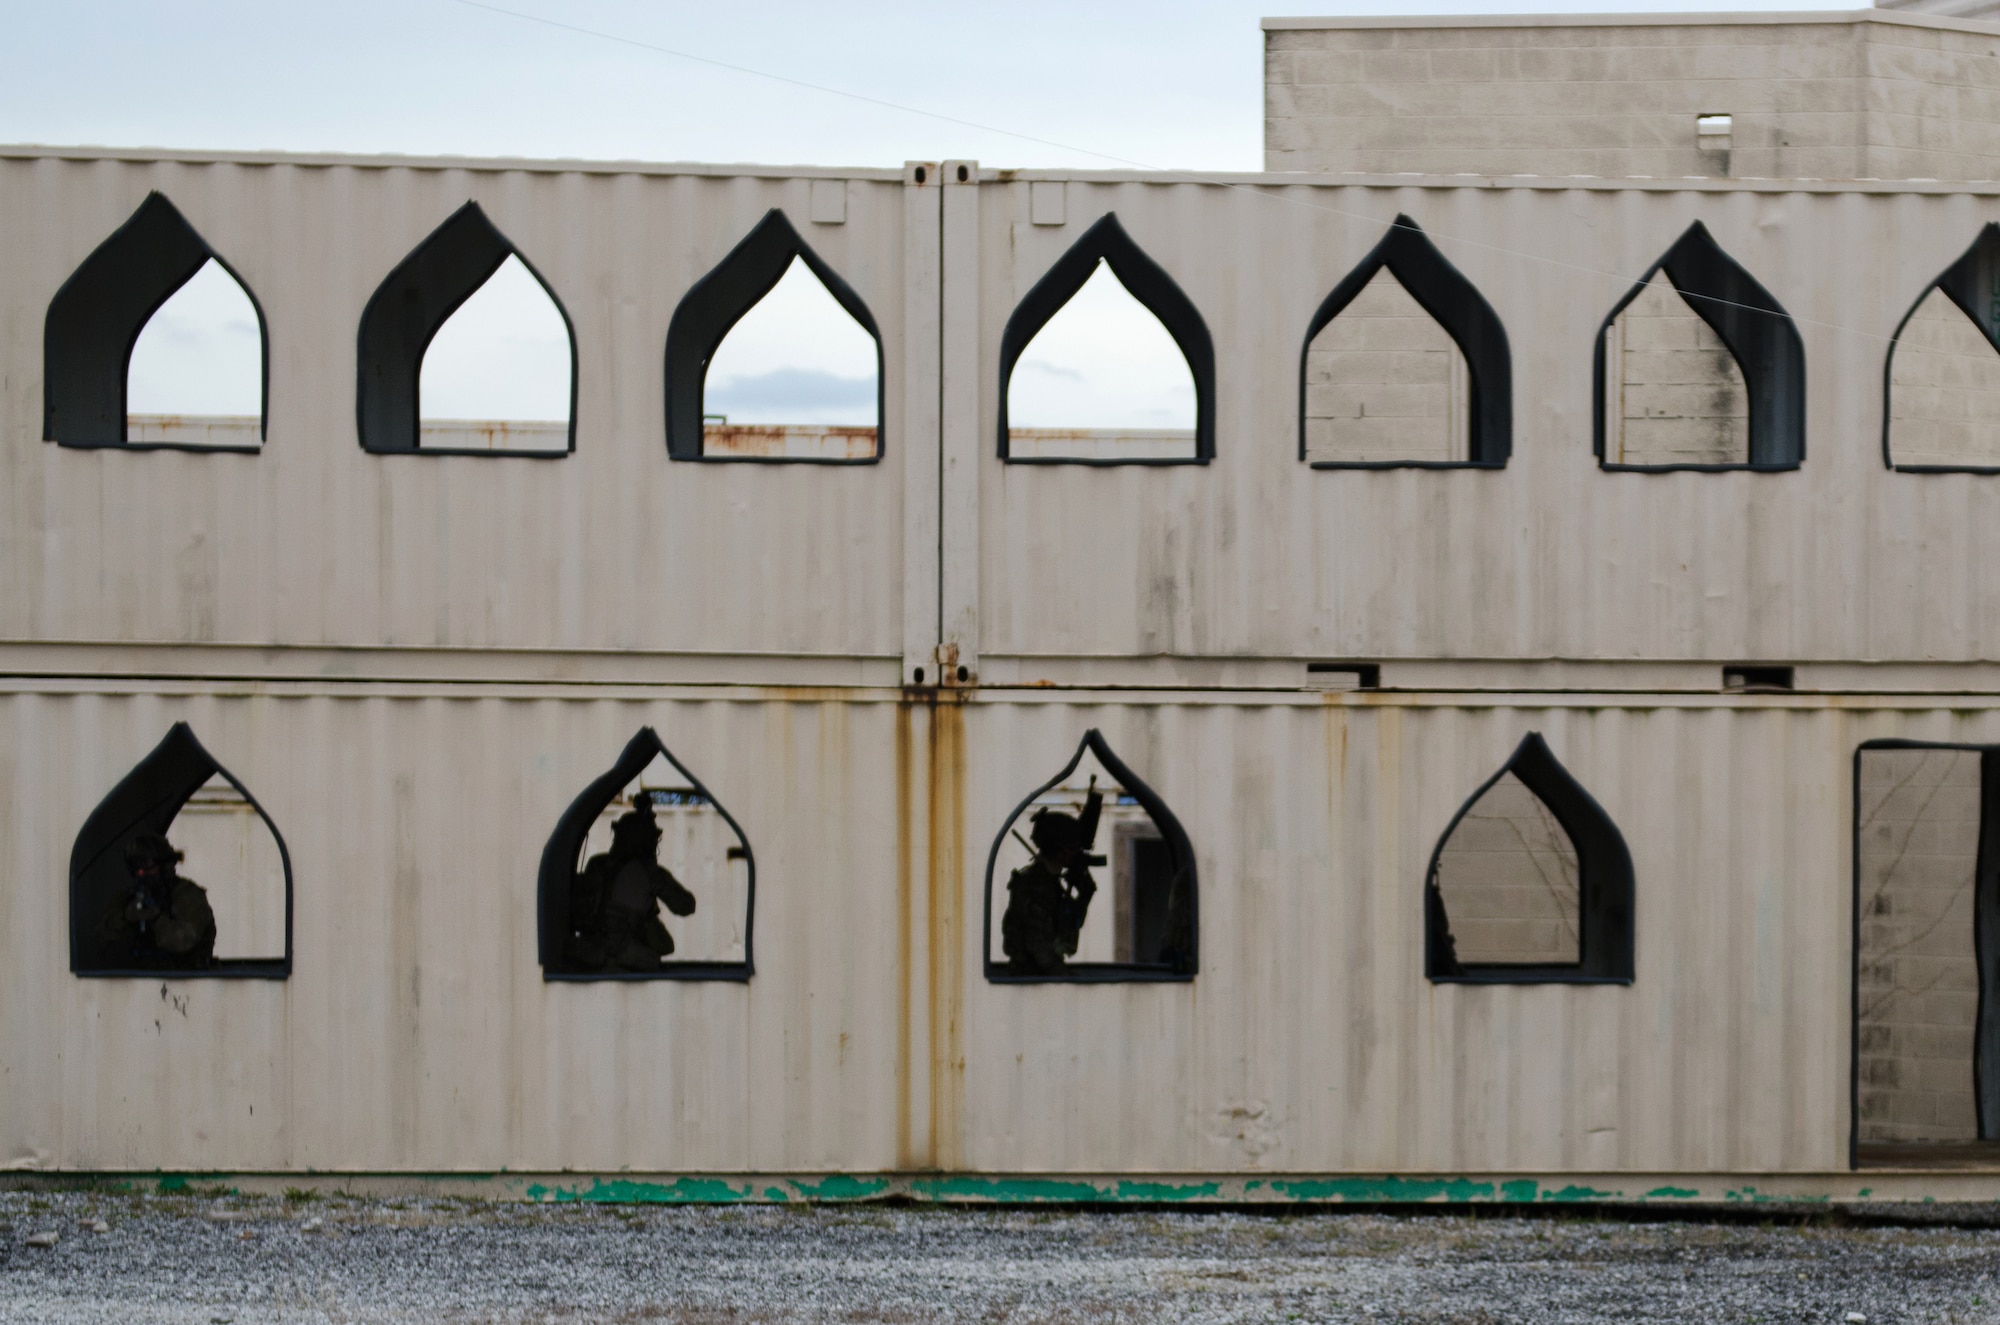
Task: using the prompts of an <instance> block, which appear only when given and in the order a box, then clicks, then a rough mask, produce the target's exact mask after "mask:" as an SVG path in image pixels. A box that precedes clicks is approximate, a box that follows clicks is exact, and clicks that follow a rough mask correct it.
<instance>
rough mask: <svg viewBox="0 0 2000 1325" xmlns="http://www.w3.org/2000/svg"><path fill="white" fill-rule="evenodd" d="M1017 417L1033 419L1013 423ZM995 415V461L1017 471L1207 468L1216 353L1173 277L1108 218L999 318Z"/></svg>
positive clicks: (1211, 442)
mask: <svg viewBox="0 0 2000 1325" xmlns="http://www.w3.org/2000/svg"><path fill="white" fill-rule="evenodd" d="M1065 314H1068V315H1069V316H1064V315H1065ZM1045 330H1046V331H1047V332H1048V337H1047V338H1046V340H1045V339H1044V336H1043V333H1044V331H1045ZM1161 331H1164V332H1165V333H1166V335H1165V338H1164V339H1162V338H1161V336H1160V332H1161ZM1169 341H1170V342H1171V347H1169V345H1168V342H1169ZM1176 359H1177V360H1178V361H1179V362H1178V363H1176V362H1175V360H1176ZM1183 371H1185V373H1186V377H1185V378H1183V377H1182V376H1181V373H1182V372H1183ZM1017 383H1018V386H1019V388H1020V389H1019V390H1018V391H1017V389H1016V387H1017ZM1190 390H1191V392H1192V401H1191V404H1192V408H1191V409H1190V408H1188V405H1189V404H1190V401H1189V399H1188V393H1189V392H1190ZM1017 407H1018V408H1022V409H1026V410H1028V411H1029V412H1028V413H1026V414H1025V415H1023V416H1020V417H1016V415H1015V413H1014V411H1015V410H1016V408H1017ZM1045 411H1046V412H1045ZM1100 411H1101V412H1100ZM999 413H1000V458H1001V459H1002V460H1005V461H1009V462H1011V463H1014V464H1059V465H1180V464H1207V463H1208V462H1209V461H1210V460H1211V459H1213V458H1214V456H1215V346H1214V342H1213V341H1212V340H1211V339H1210V338H1209V334H1208V326H1207V324H1206V323H1204V322H1203V321H1202V318H1201V314H1200V313H1199V312H1198V311H1197V310H1196V309H1195V306H1194V304H1193V302H1192V301H1191V300H1189V299H1188V297H1187V295H1186V294H1184V293H1183V292H1182V291H1181V288H1180V286H1178V285H1176V284H1175V283H1174V279H1173V277H1171V276H1169V275H1167V273H1166V270H1165V269H1164V268H1162V267H1161V266H1160V265H1159V264H1158V263H1157V262H1154V261H1153V260H1152V259H1151V258H1149V257H1147V256H1146V254H1145V253H1143V252H1142V251H1141V250H1140V248H1139V246H1138V245H1137V244H1134V243H1133V242H1132V239H1131V237H1130V236H1129V235H1127V234H1126V233H1125V228H1124V227H1123V226H1122V225H1120V224H1119V223H1118V217H1117V215H1116V213H1111V212H1107V213H1105V215H1104V216H1103V217H1101V218H1099V220H1098V221H1097V223H1096V224H1094V225H1092V226H1091V227H1090V229H1088V230H1086V231H1085V232H1084V233H1083V235H1082V237H1081V238H1079V239H1078V240H1077V241H1076V243H1075V244H1073V245H1071V247H1070V249H1069V251H1068V252H1067V253H1065V254H1063V255H1062V257H1060V258H1058V259H1057V260H1056V263H1055V265H1054V266H1052V267H1050V268H1049V270H1048V272H1047V273H1046V274H1045V275H1043V277H1042V278H1041V280H1039V281H1037V282H1036V283H1035V285H1034V288H1033V289H1031V290H1029V291H1028V293H1027V295H1026V296H1025V297H1024V298H1023V299H1022V300H1021V302H1020V305H1019V306H1018V307H1016V308H1015V309H1014V312H1013V315H1012V316H1010V317H1009V318H1008V319H1007V327H1006V330H1005V332H1004V333H1003V334H1002V335H1001V338H1000V410H999ZM1094 420H1105V421H1116V422H1115V424H1114V426H1100V424H1099V423H1098V422H1095V421H1094ZM1163 425H1164V426H1163ZM1190 425H1191V426H1192V429H1193V431H1192V432H1189V431H1188V428H1189V426H1190Z"/></svg>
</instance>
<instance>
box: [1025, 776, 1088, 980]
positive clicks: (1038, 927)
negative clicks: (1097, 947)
mask: <svg viewBox="0 0 2000 1325" xmlns="http://www.w3.org/2000/svg"><path fill="white" fill-rule="evenodd" d="M1103 808H1104V797H1103V796H1101V795H1100V794H1098V791H1097V785H1096V781H1095V779H1093V780H1092V783H1091V789H1090V791H1089V793H1088V794H1087V795H1086V796H1085V797H1084V802H1083V814H1082V815H1081V816H1080V817H1077V816H1072V815H1068V814H1065V813H1063V812H1062V811H1060V810H1050V809H1041V810H1037V811H1035V817H1034V820H1033V822H1032V824H1031V826H1030V827H1029V829H1028V835H1029V836H1030V837H1032V838H1033V839H1034V844H1035V858H1034V859H1033V860H1031V861H1029V862H1028V863H1027V864H1026V865H1023V866H1022V867H1021V868H1020V869H1017V870H1015V871H1014V873H1013V874H1012V875H1011V876H1009V878H1008V880H1007V913H1006V914H1005V915H1004V916H1002V917H1001V918H1000V945H1001V948H1002V949H1003V950H1004V951H1005V952H1006V954H1007V964H1008V967H1009V968H1010V971H1011V973H1012V974H1014V975H1054V974H1057V973H1059V972H1060V971H1061V970H1062V969H1063V962H1064V961H1065V959H1067V958H1070V957H1074V956H1076V944H1077V939H1078V937H1079V936H1080V935H1081V934H1082V932H1083V921H1084V916H1085V915H1086V914H1087V913H1088V912H1089V910H1090V899H1091V898H1092V897H1093V896H1095V895H1096V893H1097V881H1096V880H1095V879H1093V878H1091V877H1090V866H1091V864H1092V863H1093V862H1094V863H1098V864H1101V863H1103V862H1102V860H1101V859H1100V858H1098V857H1095V856H1092V855H1091V854H1090V847H1091V844H1092V843H1093V842H1094V841H1095V840H1096V838H1097V819H1098V815H1099V814H1100V813H1101V812H1102V811H1103Z"/></svg>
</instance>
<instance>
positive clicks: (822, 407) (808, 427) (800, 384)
mask: <svg viewBox="0 0 2000 1325" xmlns="http://www.w3.org/2000/svg"><path fill="white" fill-rule="evenodd" d="M882 365H883V358H882V333H881V331H880V330H879V329H878V328H877V327H876V325H875V317H874V315H873V314H872V313H870V312H869V311H868V305H867V304H866V303H864V302H863V301H862V299H861V296H860V295H859V294H858V293H856V291H855V290H854V287H852V286H851V285H849V284H848V283H847V282H846V281H845V280H843V279H841V277H840V274H839V273H838V272H836V271H834V269H833V268H832V267H830V266H828V265H827V264H826V262H825V261H824V260H823V259H822V258H821V257H820V256H819V254H817V253H815V252H814V251H813V248H812V245H810V244H808V243H806V241H805V239H804V237H802V236H801V235H800V234H799V232H798V230H797V229H796V228H794V227H793V225H792V223H791V221H790V220H789V219H788V218H787V217H786V216H785V214H784V212H782V211H780V210H778V209H776V208H773V209H772V210H771V211H769V212H767V213H765V215H764V219H763V220H761V221H759V222H758V223H757V225H756V228H755V229H753V230H751V232H750V233H749V234H748V235H747V236H745V237H744V239H743V241H742V242H741V243H739V244H737V246H736V247H735V248H733V249H731V250H730V251H729V254H728V255H727V256H726V257H724V258H723V260H722V261H721V262H720V263H718V264H717V265H716V267H715V268H714V270H712V271H710V272H709V273H708V274H707V275H706V276H703V277H702V278H701V279H700V280H699V281H696V282H695V283H694V285H693V287H692V288H690V289H689V290H688V293H687V296H686V297H685V298H684V299H682V300H681V302H680V306H679V307H678V308H676V309H675V310H674V317H673V321H672V322H671V323H669V324H668V327H667V357H666V393H667V396H666V399H667V454H668V455H670V456H672V457H673V458H674V459H676V460H722V461H732V460H735V461H761V462H764V463H767V464H768V463H779V464H787V463H789V464H799V463H805V464H872V463H873V462H875V461H876V460H879V459H881V457H882V448H883V432H884V429H883V401H884V399H885V397H884V394H883V372H882Z"/></svg>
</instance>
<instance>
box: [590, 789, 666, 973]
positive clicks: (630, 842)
mask: <svg viewBox="0 0 2000 1325" xmlns="http://www.w3.org/2000/svg"><path fill="white" fill-rule="evenodd" d="M659 854H660V825H659V823H658V822H657V821H656V820H655V819H654V818H653V798H652V797H651V796H650V795H649V794H647V793H645V792H643V791H642V792H640V793H638V794H637V795H635V796H633V798H632V808H631V809H630V810H629V811H627V812H626V813H624V814H622V815H620V816H619V817H618V819H617V820H616V821H615V822H614V823H613V824H612V825H611V849H610V850H609V851H606V852H602V853H600V854H598V855H595V856H592V857H591V858H590V859H589V860H588V861H586V862H585V863H584V867H583V868H582V869H581V870H579V871H578V872H577V875H576V881H575V883H574V884H573V885H572V886H571V889H570V912H569V915H570V934H569V939H568V941H567V942H566V943H565V944H564V952H565V955H567V957H568V958H569V962H570V965H571V966H572V967H573V968H575V969H577V970H582V971H656V970H658V969H659V967H660V962H661V961H662V960H664V959H665V958H666V957H667V956H668V955H669V954H671V953H672V952H673V950H674V937H673V935H671V934H669V933H668V932H667V927H666V926H665V925H664V924H662V923H661V922H660V910H659V905H658V903H661V902H664V903H666V907H667V910H669V911H671V912H673V913H674V914H675V915H677V916H686V915H693V914H694V894H693V893H691V892H689V891H688V890H687V889H686V888H684V887H682V886H681V882H680V880H678V879H676V878H675V877H674V876H673V874H672V873H671V872H669V871H668V870H667V869H666V868H665V867H663V866H662V865H661V864H660V861H659Z"/></svg>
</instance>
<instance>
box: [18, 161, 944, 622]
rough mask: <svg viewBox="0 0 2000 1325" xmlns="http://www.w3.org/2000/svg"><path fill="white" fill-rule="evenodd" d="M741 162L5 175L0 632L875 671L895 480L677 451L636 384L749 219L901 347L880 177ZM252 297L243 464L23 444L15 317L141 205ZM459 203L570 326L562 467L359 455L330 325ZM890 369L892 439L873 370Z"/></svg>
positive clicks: (896, 406) (342, 340)
mask: <svg viewBox="0 0 2000 1325" xmlns="http://www.w3.org/2000/svg"><path fill="white" fill-rule="evenodd" d="M786 174H788V175H791V176H792V177H790V178H785V177H768V176H767V177H758V176H755V175H751V174H745V175H740V176H737V177H731V178H717V177H712V176H705V175H700V174H692V173H691V174H685V175H666V176H662V175H656V174H641V173H618V172H613V173H590V172H586V171H582V170H574V171H572V170H553V171H550V170H521V169H490V170H489V169H467V168H435V169H432V168H411V167H395V168H388V169H382V168H365V167H362V166H358V165H306V164H303V163H301V164H292V163H277V164H263V163H244V164H237V163H213V164H193V163H180V162H174V161H157V160H88V161H78V160H68V159H58V158H57V157H56V156H55V155H53V154H52V155H50V156H45V157H33V158H27V159H21V158H15V159H10V160H5V161H0V235H4V236H5V239H6V242H5V243H4V245H0V373H4V376H5V379H6V381H7V382H8V383H9V389H8V391H7V392H6V395H5V400H4V402H0V435H4V436H5V438H6V439H7V445H6V446H5V447H4V448H0V491H4V494H5V495H4V498H0V502H4V505H0V530H4V537H5V540H6V541H5V547H6V555H5V556H4V558H0V636H4V637H5V638H7V639H11V640H24V639H65V640H89V639H96V640H124V641H137V640H157V641H177V642H229V643H255V644H260V645H277V644H362V643H374V644H401V645H411V644H424V645H448V646H474V647H490V646H506V645H517V646H536V647H546V646H552V645H553V646H557V647H594V646H603V647H609V648H649V649H673V650H704V651H716V650H720V651H722V652H733V651H784V652H790V653H804V654H811V653H847V654H886V655H891V656H893V655H896V654H898V653H899V652H900V649H901V633H902V631H901V626H902V622H901V609H902V604H901V601H900V600H901V595H900V593H899V592H898V591H897V589H898V583H899V571H900V569H901V560H902V550H901V545H900V540H901V535H902V529H901V521H900V518H899V515H900V510H901V482H900V479H901V475H900V472H899V470H898V468H897V467H894V466H864V467H857V468H853V469H835V470H827V469H823V468H819V467H815V466H801V467H788V466H778V467H766V466H739V465H697V464H677V463H673V462H670V461H669V460H668V458H667V453H666V445H665V431H664V429H665V424H664V416H663V408H664V406H663V403H662V395H661V388H660V361H661V353H662V348H661V347H662V346H663V345H664V343H665V338H666V328H667V322H668V320H669V318H671V316H672V314H673V310H674V307H675V305H676V304H677V303H678V301H679V299H680V298H681V296H682V294H684V293H685V291H686V290H687V288H688V287H689V286H690V285H691V284H692V283H693V282H694V281H695V280H696V279H698V278H699V277H700V276H701V275H703V274H704V273H705V272H706V271H708V270H709V269H710V268H711V267H713V266H714V265H715V263H716V262H717V261H719V260H720V258H721V257H722V256H723V254H725V253H726V252H728V251H729V249H730V248H731V246H733V245H734V244H735V243H736V242H737V241H738V240H740V239H741V238H742V237H743V235H744V234H745V233H747V232H748V231H749V229H750V228H751V227H752V226H753V225H754V224H755V223H756V222H757V221H758V220H759V219H760V218H761V217H762V216H763V215H764V214H765V212H766V211H768V210H769V209H771V208H773V207H782V208H785V209H786V210H787V212H788V213H789V214H790V215H792V216H793V217H794V218H795V220H796V221H797V223H798V224H799V225H800V226H801V227H803V228H805V229H806V230H808V231H810V232H811V238H812V242H813V243H814V245H815V246H816V248H817V249H818V250H819V251H820V252H821V253H822V254H823V255H824V256H825V258H826V260H827V261H828V262H829V263H831V264H833V265H834V266H835V267H836V268H837V269H838V270H839V271H840V272H841V274H842V275H843V276H844V277H845V278H846V279H847V280H848V281H849V283H850V284H852V285H853V286H854V287H855V288H856V289H857V290H859V291H860V292H861V294H862V297H863V298H864V299H865V300H866V301H867V303H868V305H869V307H870V308H871V309H872V310H873V311H874V314H875V317H876V320H877V322H878V323H879V324H880V325H881V327H882V328H883V333H884V336H885V338H886V339H887V341H888V342H889V343H892V344H900V343H901V340H902V332H901V328H902V317H903V310H904V301H903V297H902V288H903V287H902V281H903V272H902V251H903V225H902V210H903V209H902V198H901V195H902V192H903V189H902V186H901V185H900V183H898V182H896V181H895V180H893V179H890V180H855V181H854V182H853V183H852V185H851V187H850V188H849V190H848V193H849V199H850V205H849V211H848V221H847V223H846V224H843V225H813V224H811V223H810V222H808V221H807V220H806V213H807V209H808V206H809V193H810V188H811V184H812V180H811V179H810V178H808V177H806V175H808V174H810V172H806V173H804V174H800V173H796V172H786ZM153 189H158V190H160V191H162V192H164V193H166V194H168V195H169V196H170V197H171V198H172V199H173V200H174V202H175V205H176V206H178V207H180V208H181V209H182V210H183V211H184V213H185V214H186V215H187V216H188V217H189V218H190V221H191V223H192V224H193V225H195V226H196V228H197V229H198V230H199V231H200V232H201V233H202V235H203V236H204V237H205V238H206V239H207V240H208V242H209V243H210V244H212V245H213V246H214V247H215V248H216V249H217V250H218V251H220V252H223V253H225V254H227V255H228V257H229V261H230V262H231V264H232V265H233V266H234V267H235V269H236V270H237V271H238V272H239V273H240V274H241V276H242V278H243V280H244V282H245V283H246V284H247V285H248V286H249V287H250V288H251V289H252V290H253V291H254V292H255V293H256V296H257V298H258V300H259V301H260V302H261V305H262V307H263V310H264V315H265V319H266V323H267V326H268V329H269V335H270V376H271V391H270V429H269V437H268V440H267V441H266V443H265V445H264V448H263V451H262V454H259V455H256V456H243V457H238V456H214V455H181V454H173V453H165V452H161V453H152V454H146V455H133V454H124V453H108V454H99V453H94V452H85V451H76V450H69V449H65V448H60V447H57V446H54V445H45V444H42V443H40V442H39V441H37V439H38V438H39V437H40V436H41V394H42V393H41V380H42V366H41V357H42V319H43V315H44V313H45V310H46V309H47V307H48V303H49V298H50V296H51V295H53V294H54V292H55V290H56V288H57V287H58V286H59V285H60V284H61V283H62V281H63V280H64V278H65V277H67V276H68V274H69V273H70V272H71V271H72V270H73V269H74V268H75V267H76V265H77V263H78V262H80V261H81V260H82V258H83V257H84V256H85V255H86V254H87V253H89V252H90V250H91V249H92V248H93V247H94V246H95V245H97V244H98V243H99V242H100V241H102V239H103V238H104V237H105V236H106V235H107V234H109V233H110V232H111V231H112V230H113V229H114V228H115V227H116V226H118V225H119V224H120V223H121V222H123V221H124V220H125V218H126V217H128V216H129V215H130V214H131V212H132V211H133V209H134V208H135V207H137V206H138V204H139V203H140V201H141V200H142V199H143V198H144V197H145V196H146V194H147V192H148V191H149V190H153ZM468 198H472V199H476V200H477V201H478V202H479V204H480V206H481V207H482V208H483V209H484V210H485V211H486V213H487V215H488V216H490V217H491V218H492V220H493V222H494V223H495V224H496V225H498V226H499V227H501V229H502V230H503V231H504V232H505V234H506V235H507V237H508V238H509V239H511V240H512V241H513V242H514V243H515V244H516V245H517V246H518V247H519V248H520V250H521V251H522V252H523V253H526V254H528V255H529V256H530V257H531V258H532V260H533V262H534V264H535V267H536V269H537V270H538V271H539V272H540V273H541V274H542V276H543V277H544V278H545V279H546V280H547V281H548V282H549V284H550V286H551V287H552V288H553V289H554V290H555V291H556V292H557V294H558V295H559V296H560V298H561V299H562V301H563V305H564V307H566V308H567V309H568V310H569V313H570V316H571V319H572V321H573V322H574V324H575V331H576V342H577V365H578V368H577V373H578V375H577V384H576V385H577V442H576V453H575V454H574V455H571V456H568V457H566V458H563V459H560V460H532V459H527V458H505V457H500V458H494V459H490V460H489V459H487V458H485V457H429V458H426V457H423V456H390V457H384V456H374V455H368V454H365V453H363V452H362V451H361V449H360V447H359V445H358V444H357V441H356V437H355V422H354V419H355V414H354V410H355V403H354V401H355V328H356V326H357V324H358V320H359V318H360V315H361V309H362V306H363V305H364V304H365V302H366V301H367V299H368V297H369V295H370V294H371V293H372V292H373V290H374V289H375V287H376V285H377V284H378V283H379V282H380V281H381V280H382V279H383V277H384V276H385V275H387V273H388V272H389V271H390V270H391V269H392V268H393V267H394V266H395V265H396V264H397V263H398V262H399V261H401V259H402V258H403V257H404V256H405V255H406V254H408V253H409V251H410V249H411V248H412V247H413V246H414V245H415V244H416V243H417V242H418V241H420V240H421V239H423V238H424V236H425V235H427V234H428V233H429V232H430V231H431V230H432V229H433V228H434V227H435V226H436V225H437V224H438V223H439V222H440V221H442V220H443V219H444V218H445V217H447V216H449V215H450V214H451V213H452V212H453V210H455V209H456V208H458V207H460V206H462V205H463V204H464V203H465V201H466V200H467V199H468ZM901 372H902V365H901V364H900V363H899V362H897V361H896V360H895V359H894V358H893V356H892V357H891V358H890V359H889V361H888V362H887V364H886V373H887V375H888V376H887V387H888V390H887V392H886V399H887V402H888V404H887V410H888V418H887V431H888V438H887V441H888V444H889V446H891V447H895V446H898V445H901V444H902V443H901V441H900V440H899V429H900V428H901V425H902V404H903V397H902V393H901V382H900V374H901Z"/></svg>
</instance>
